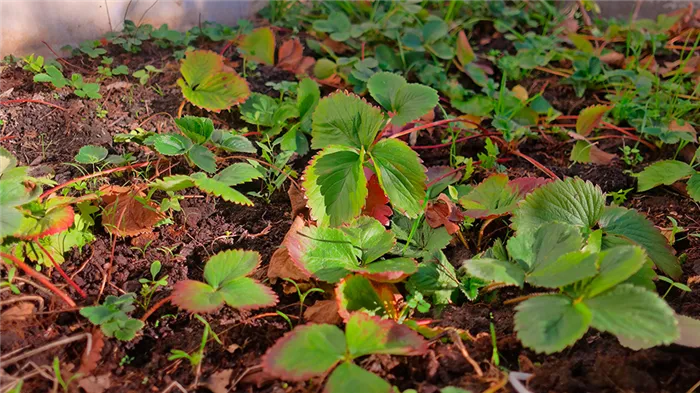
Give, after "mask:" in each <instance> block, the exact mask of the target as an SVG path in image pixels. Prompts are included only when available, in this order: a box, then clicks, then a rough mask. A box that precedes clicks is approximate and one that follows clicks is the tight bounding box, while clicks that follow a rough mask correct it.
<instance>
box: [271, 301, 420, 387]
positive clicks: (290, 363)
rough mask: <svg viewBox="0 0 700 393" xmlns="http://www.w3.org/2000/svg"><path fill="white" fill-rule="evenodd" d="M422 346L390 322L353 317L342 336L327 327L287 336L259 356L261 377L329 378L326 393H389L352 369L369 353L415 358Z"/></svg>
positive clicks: (383, 383)
mask: <svg viewBox="0 0 700 393" xmlns="http://www.w3.org/2000/svg"><path fill="white" fill-rule="evenodd" d="M427 350H428V348H427V342H426V341H425V340H423V339H422V338H421V337H420V336H419V335H418V334H416V333H414V332H413V331H411V330H410V329H409V328H407V327H405V326H402V325H398V324H396V323H395V322H393V321H390V320H386V319H385V320H382V319H380V318H378V317H372V316H369V315H367V314H364V313H354V314H352V316H351V317H350V319H349V320H348V322H347V324H346V326H345V332H343V331H342V330H340V328H338V327H337V326H334V325H328V324H314V325H304V326H299V327H297V328H295V329H294V330H293V331H291V332H289V333H287V334H286V335H285V336H284V337H283V338H281V339H280V340H279V341H277V343H275V345H274V346H272V347H271V348H270V349H269V350H268V351H267V353H266V354H265V356H264V357H263V369H264V370H265V372H267V373H269V374H271V375H273V376H276V377H278V378H281V379H284V380H289V381H304V380H307V379H309V378H312V377H315V376H321V375H326V374H330V375H329V376H328V380H327V381H326V387H325V391H326V392H329V393H343V392H354V391H356V390H357V389H358V388H359V389H367V390H368V391H377V392H379V391H386V392H388V391H391V385H390V384H389V383H388V382H386V381H385V380H383V379H382V378H380V377H378V376H376V375H375V374H373V373H371V372H369V371H366V370H364V369H363V368H361V367H359V366H357V365H355V364H354V362H353V361H354V360H355V359H357V358H359V357H362V356H367V355H371V354H390V355H403V356H419V355H423V354H425V353H426V352H427Z"/></svg>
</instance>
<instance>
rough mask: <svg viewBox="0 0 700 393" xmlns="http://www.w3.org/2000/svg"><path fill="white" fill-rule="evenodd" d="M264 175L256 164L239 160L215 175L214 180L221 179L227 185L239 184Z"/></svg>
mask: <svg viewBox="0 0 700 393" xmlns="http://www.w3.org/2000/svg"><path fill="white" fill-rule="evenodd" d="M262 177H263V175H262V173H260V171H259V170H257V169H256V168H255V167H254V166H252V165H250V164H248V163H245V162H237V163H235V164H231V165H229V166H228V167H226V168H225V169H222V170H221V172H219V173H218V174H217V175H216V176H214V180H216V181H220V182H222V183H224V184H226V185H227V186H237V185H239V184H243V183H247V182H249V181H252V180H255V179H260V178H262Z"/></svg>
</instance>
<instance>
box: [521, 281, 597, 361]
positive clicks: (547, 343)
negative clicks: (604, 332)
mask: <svg viewBox="0 0 700 393" xmlns="http://www.w3.org/2000/svg"><path fill="white" fill-rule="evenodd" d="M515 310H516V314H515V331H516V332H517V334H518V338H519V339H520V341H522V343H523V345H524V346H526V347H529V348H532V349H534V350H535V351H537V352H544V353H546V354H551V353H554V352H559V351H561V350H562V349H564V348H566V347H568V346H570V345H573V344H574V343H575V342H576V341H577V340H578V339H580V338H581V337H583V335H584V334H585V333H586V331H588V327H589V326H590V324H591V320H592V319H593V316H592V314H591V311H590V310H589V309H588V307H586V306H585V305H584V304H582V303H579V304H576V305H574V304H573V302H572V301H571V299H569V298H568V297H566V296H563V295H542V296H537V297H534V298H532V299H528V300H526V301H524V302H522V303H520V304H519V305H518V306H517V307H515Z"/></svg>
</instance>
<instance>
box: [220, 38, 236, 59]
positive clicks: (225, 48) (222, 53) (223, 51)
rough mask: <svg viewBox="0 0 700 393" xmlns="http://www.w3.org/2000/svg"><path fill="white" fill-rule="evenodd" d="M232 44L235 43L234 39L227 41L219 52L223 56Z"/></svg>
mask: <svg viewBox="0 0 700 393" xmlns="http://www.w3.org/2000/svg"><path fill="white" fill-rule="evenodd" d="M231 44H233V41H229V42H227V43H226V46H224V49H222V50H221V52H219V54H220V55H221V56H223V55H224V53H226V51H227V50H228V48H230V47H231Z"/></svg>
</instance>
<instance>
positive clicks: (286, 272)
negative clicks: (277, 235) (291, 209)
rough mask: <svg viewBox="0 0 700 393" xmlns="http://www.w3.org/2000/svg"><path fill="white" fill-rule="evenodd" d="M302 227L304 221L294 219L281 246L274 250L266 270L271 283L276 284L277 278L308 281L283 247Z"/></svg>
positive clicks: (299, 218)
mask: <svg viewBox="0 0 700 393" xmlns="http://www.w3.org/2000/svg"><path fill="white" fill-rule="evenodd" d="M303 227H304V219H303V218H301V217H298V216H297V217H296V218H295V219H294V222H293V223H292V225H291V226H290V227H289V231H288V232H287V234H286V235H285V236H284V240H282V244H281V245H280V247H279V248H278V249H277V250H275V252H274V253H273V254H272V258H270V266H269V267H268V269H267V277H269V278H270V282H271V283H273V284H274V283H276V282H277V279H278V278H290V279H292V280H294V281H309V279H310V277H309V275H308V274H306V273H305V272H304V271H303V270H301V269H300V268H299V267H298V266H297V265H296V264H295V263H294V261H293V260H292V258H291V257H290V256H289V251H287V247H286V246H285V244H286V241H287V238H288V237H289V236H290V234H291V233H296V232H297V231H299V230H301V229H302V228H303Z"/></svg>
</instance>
